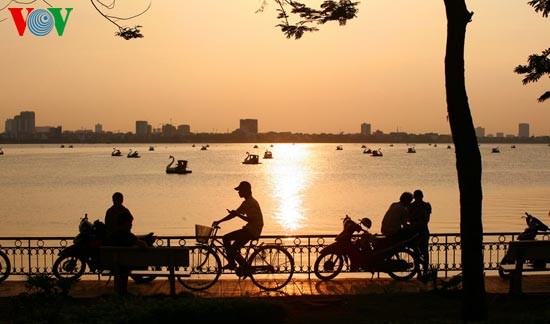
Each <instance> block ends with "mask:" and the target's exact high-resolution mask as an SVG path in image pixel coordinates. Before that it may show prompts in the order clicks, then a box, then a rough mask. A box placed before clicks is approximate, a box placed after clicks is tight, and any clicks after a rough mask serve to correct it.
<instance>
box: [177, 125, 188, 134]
mask: <svg viewBox="0 0 550 324" xmlns="http://www.w3.org/2000/svg"><path fill="white" fill-rule="evenodd" d="M190 133H191V126H189V125H179V126H178V134H181V135H187V134H190Z"/></svg>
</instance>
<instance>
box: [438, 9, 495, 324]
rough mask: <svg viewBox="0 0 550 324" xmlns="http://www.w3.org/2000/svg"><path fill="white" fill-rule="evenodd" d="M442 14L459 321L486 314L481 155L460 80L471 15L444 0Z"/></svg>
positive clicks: (470, 319)
mask: <svg viewBox="0 0 550 324" xmlns="http://www.w3.org/2000/svg"><path fill="white" fill-rule="evenodd" d="M444 2H445V10H446V12H447V47H446V53H445V87H446V91H447V111H448V114H449V123H450V126H451V133H452V135H453V141H454V144H455V149H456V151H455V152H456V169H457V173H458V186H459V190H460V239H461V245H462V268H463V273H462V274H463V302H462V319H463V320H466V321H479V320H484V319H486V318H487V304H486V299H485V280H484V276H483V251H482V241H483V226H482V222H481V201H482V199H483V194H482V190H481V154H480V152H479V147H478V144H477V138H476V134H475V129H474V123H473V121H472V115H471V113H470V106H469V104H468V96H467V94H466V85H465V81H464V41H465V37H466V25H467V24H468V23H469V22H470V18H471V16H472V14H473V13H470V12H468V9H467V8H466V3H465V0H444Z"/></svg>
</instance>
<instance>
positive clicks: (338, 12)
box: [264, 0, 359, 39]
mask: <svg viewBox="0 0 550 324" xmlns="http://www.w3.org/2000/svg"><path fill="white" fill-rule="evenodd" d="M274 1H275V2H276V3H277V4H278V5H279V8H278V9H277V11H278V12H279V14H278V15H277V18H278V19H279V20H281V23H280V24H278V25H277V27H280V28H281V30H282V32H283V33H284V34H285V35H286V37H287V38H292V37H294V38H295V39H300V38H301V37H302V36H303V35H304V33H305V32H312V31H317V30H319V29H318V28H317V27H315V25H322V24H325V23H327V22H329V21H338V23H339V24H340V25H341V26H343V25H345V24H346V22H347V21H348V20H349V19H353V18H355V17H357V15H356V14H357V11H358V9H357V5H358V4H359V2H351V1H350V0H339V1H333V0H325V1H323V3H322V4H321V5H320V8H319V9H314V8H311V7H309V6H306V5H305V4H303V3H301V2H298V1H292V0H274ZM264 5H265V2H264ZM289 12H290V14H292V15H294V16H297V17H298V18H299V20H298V21H297V22H296V23H291V22H290V21H289V18H290V15H289Z"/></svg>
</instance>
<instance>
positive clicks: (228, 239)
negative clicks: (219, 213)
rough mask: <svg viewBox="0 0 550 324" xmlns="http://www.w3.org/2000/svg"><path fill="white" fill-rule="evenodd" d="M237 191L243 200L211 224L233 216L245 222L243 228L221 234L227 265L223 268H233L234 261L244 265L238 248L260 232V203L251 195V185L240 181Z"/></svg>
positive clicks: (254, 238)
mask: <svg viewBox="0 0 550 324" xmlns="http://www.w3.org/2000/svg"><path fill="white" fill-rule="evenodd" d="M235 190H237V191H238V192H239V197H241V198H243V199H244V201H243V202H242V204H241V205H240V206H239V208H237V209H236V210H229V209H228V210H227V212H229V214H228V215H227V216H225V217H224V218H222V219H220V220H219V221H215V222H214V223H213V226H218V224H219V223H222V222H225V221H228V220H230V219H233V218H235V217H239V218H240V219H242V220H244V221H245V222H246V225H245V226H243V228H241V229H239V230H236V231H233V232H231V233H227V234H225V235H224V236H223V245H224V247H225V250H226V251H227V261H228V263H227V265H225V266H224V267H223V269H235V267H236V263H238V264H239V265H244V264H245V260H244V258H243V256H242V255H241V254H240V253H239V251H240V249H241V248H242V247H243V246H244V245H245V244H246V243H248V241H250V240H257V239H258V238H259V237H260V235H261V234H262V228H263V227H264V220H263V216H262V210H261V209H260V204H259V203H258V201H257V200H256V199H254V197H252V186H251V185H250V183H249V182H248V181H242V182H241V183H239V186H238V187H236V188H235Z"/></svg>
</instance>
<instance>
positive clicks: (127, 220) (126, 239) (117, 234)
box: [104, 192, 147, 247]
mask: <svg viewBox="0 0 550 324" xmlns="http://www.w3.org/2000/svg"><path fill="white" fill-rule="evenodd" d="M123 201H124V196H123V195H122V193H120V192H115V193H114V194H113V206H111V207H110V208H109V209H107V212H106V213H105V239H104V244H105V245H113V246H134V245H136V246H141V247H146V246H147V243H146V242H144V241H142V240H140V239H138V238H137V237H136V236H135V235H134V234H133V233H132V223H133V221H134V216H132V213H130V211H129V210H128V208H126V207H124V206H123V205H122V203H123Z"/></svg>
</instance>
